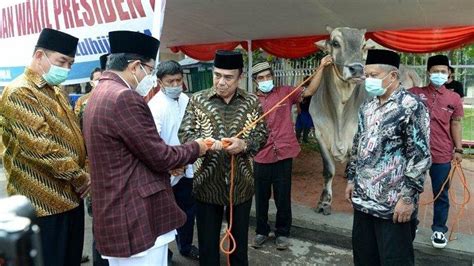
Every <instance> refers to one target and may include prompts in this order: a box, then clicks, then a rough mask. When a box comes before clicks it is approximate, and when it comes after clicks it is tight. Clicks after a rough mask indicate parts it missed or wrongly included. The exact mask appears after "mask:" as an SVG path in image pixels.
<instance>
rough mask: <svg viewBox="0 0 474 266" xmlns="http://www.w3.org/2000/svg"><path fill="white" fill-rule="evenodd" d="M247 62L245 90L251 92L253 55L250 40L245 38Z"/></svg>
mask: <svg viewBox="0 0 474 266" xmlns="http://www.w3.org/2000/svg"><path fill="white" fill-rule="evenodd" d="M247 59H248V60H247V62H248V64H249V65H248V68H247V69H248V71H247V91H249V92H253V86H252V65H253V62H252V61H253V60H252V59H253V55H252V40H247Z"/></svg>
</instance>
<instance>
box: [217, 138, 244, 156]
mask: <svg viewBox="0 0 474 266" xmlns="http://www.w3.org/2000/svg"><path fill="white" fill-rule="evenodd" d="M222 142H227V143H230V145H229V146H228V147H227V148H224V150H225V151H227V152H228V153H230V154H232V155H233V154H237V153H241V152H242V151H244V150H246V149H247V144H246V143H245V141H244V140H243V139H239V138H236V137H232V138H222Z"/></svg>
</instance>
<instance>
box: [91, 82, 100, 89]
mask: <svg viewBox="0 0 474 266" xmlns="http://www.w3.org/2000/svg"><path fill="white" fill-rule="evenodd" d="M97 84H99V80H93V81H92V86H93V87H94V88H95V87H97Z"/></svg>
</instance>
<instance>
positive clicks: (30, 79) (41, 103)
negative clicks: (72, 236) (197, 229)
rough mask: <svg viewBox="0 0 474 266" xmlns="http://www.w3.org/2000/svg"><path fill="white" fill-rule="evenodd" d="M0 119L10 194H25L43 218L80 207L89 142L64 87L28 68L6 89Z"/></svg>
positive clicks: (0, 108) (0, 107) (0, 106)
mask: <svg viewBox="0 0 474 266" xmlns="http://www.w3.org/2000/svg"><path fill="white" fill-rule="evenodd" d="M0 118H1V119H0V121H1V127H2V130H3V133H2V139H3V143H4V144H5V147H6V150H5V154H4V156H3V161H4V166H5V170H6V174H7V181H8V183H7V192H8V194H9V195H16V194H19V195H24V196H26V197H27V198H28V199H30V200H31V202H32V204H33V206H34V207H35V209H36V213H37V215H38V216H40V217H41V216H47V215H52V214H57V213H62V212H66V211H68V210H71V209H73V208H75V207H77V206H79V202H80V199H79V197H78V195H77V194H76V193H75V192H74V191H75V189H74V188H80V187H82V186H83V184H84V182H85V180H86V175H87V174H86V172H85V170H84V163H85V146H84V140H83V138H82V135H81V130H80V128H79V124H78V120H77V117H76V116H75V114H74V112H73V111H72V109H71V107H70V106H69V104H68V102H67V99H66V98H65V97H64V95H63V94H62V93H61V90H60V89H59V88H58V87H51V86H49V85H47V84H46V82H45V81H44V80H43V78H42V77H41V76H39V75H38V74H36V73H34V72H33V71H31V70H30V69H28V68H27V69H26V70H25V73H23V74H22V75H21V76H19V77H18V78H17V79H15V80H14V81H13V82H12V83H11V84H9V85H8V86H7V87H6V88H5V90H4V92H3V95H2V99H1V104H0Z"/></svg>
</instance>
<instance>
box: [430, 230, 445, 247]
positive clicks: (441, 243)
mask: <svg viewBox="0 0 474 266" xmlns="http://www.w3.org/2000/svg"><path fill="white" fill-rule="evenodd" d="M431 243H432V244H433V247H435V248H444V247H446V245H447V244H448V240H447V239H446V237H445V236H444V233H441V232H438V231H435V232H434V233H433V235H432V236H431Z"/></svg>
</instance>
